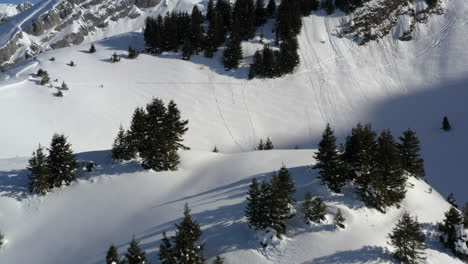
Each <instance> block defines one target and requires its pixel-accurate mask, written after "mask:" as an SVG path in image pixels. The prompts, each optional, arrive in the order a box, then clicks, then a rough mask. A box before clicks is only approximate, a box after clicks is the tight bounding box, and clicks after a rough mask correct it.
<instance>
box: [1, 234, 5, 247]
mask: <svg viewBox="0 0 468 264" xmlns="http://www.w3.org/2000/svg"><path fill="white" fill-rule="evenodd" d="M4 239H5V236H4V235H3V234H2V232H0V248H1V247H2V246H3V243H4V241H3V240H4Z"/></svg>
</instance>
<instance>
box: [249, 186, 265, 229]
mask: <svg viewBox="0 0 468 264" xmlns="http://www.w3.org/2000/svg"><path fill="white" fill-rule="evenodd" d="M261 206H262V204H261V192H260V186H259V184H258V181H257V179H256V178H253V179H252V183H251V184H250V187H249V192H248V193H247V208H246V209H245V216H246V217H247V220H248V221H249V226H250V227H251V228H253V229H260V228H262V223H260V219H261V215H260V213H261Z"/></svg>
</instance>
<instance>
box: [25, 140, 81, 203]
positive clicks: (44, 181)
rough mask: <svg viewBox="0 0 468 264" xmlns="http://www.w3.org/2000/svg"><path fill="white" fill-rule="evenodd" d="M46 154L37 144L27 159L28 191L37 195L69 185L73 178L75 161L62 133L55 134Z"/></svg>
mask: <svg viewBox="0 0 468 264" xmlns="http://www.w3.org/2000/svg"><path fill="white" fill-rule="evenodd" d="M48 151H49V155H48V156H46V155H45V153H44V148H43V147H42V146H41V145H39V147H38V148H37V150H36V151H34V152H33V156H32V158H31V159H29V166H28V167H27V169H28V170H29V171H30V175H29V191H30V192H32V193H37V194H39V195H45V194H47V193H48V192H49V191H50V190H51V189H52V188H54V187H61V186H62V185H69V184H70V183H71V182H72V181H74V180H75V170H76V168H77V165H78V164H77V161H76V160H75V155H74V154H73V151H72V149H71V145H70V143H68V142H67V138H66V137H65V136H64V135H59V134H55V135H54V136H53V137H52V142H51V144H50V147H49V148H48Z"/></svg>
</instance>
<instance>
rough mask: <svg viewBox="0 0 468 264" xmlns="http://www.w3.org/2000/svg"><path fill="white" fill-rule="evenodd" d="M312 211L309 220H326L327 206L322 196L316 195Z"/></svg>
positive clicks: (316, 221)
mask: <svg viewBox="0 0 468 264" xmlns="http://www.w3.org/2000/svg"><path fill="white" fill-rule="evenodd" d="M311 206H312V207H311V208H312V212H311V214H310V216H309V220H310V221H312V222H315V223H320V222H321V221H324V220H325V215H326V214H327V206H326V205H325V203H324V202H323V201H322V198H321V197H320V196H316V197H315V198H314V199H312V202H311Z"/></svg>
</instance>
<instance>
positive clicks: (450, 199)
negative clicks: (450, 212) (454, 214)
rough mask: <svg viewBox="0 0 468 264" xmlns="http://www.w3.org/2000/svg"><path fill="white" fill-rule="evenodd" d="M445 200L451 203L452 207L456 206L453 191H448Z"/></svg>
mask: <svg viewBox="0 0 468 264" xmlns="http://www.w3.org/2000/svg"><path fill="white" fill-rule="evenodd" d="M447 202H448V203H449V204H451V205H452V206H453V207H455V208H458V205H457V201H456V200H455V196H454V195H453V193H450V194H449V195H448V196H447Z"/></svg>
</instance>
